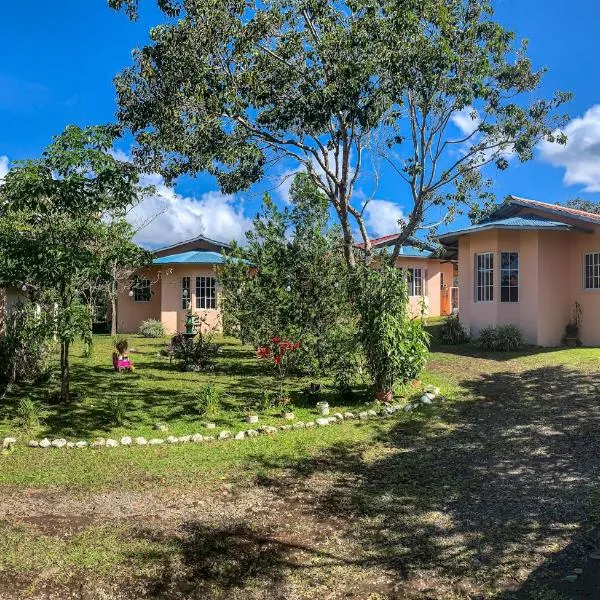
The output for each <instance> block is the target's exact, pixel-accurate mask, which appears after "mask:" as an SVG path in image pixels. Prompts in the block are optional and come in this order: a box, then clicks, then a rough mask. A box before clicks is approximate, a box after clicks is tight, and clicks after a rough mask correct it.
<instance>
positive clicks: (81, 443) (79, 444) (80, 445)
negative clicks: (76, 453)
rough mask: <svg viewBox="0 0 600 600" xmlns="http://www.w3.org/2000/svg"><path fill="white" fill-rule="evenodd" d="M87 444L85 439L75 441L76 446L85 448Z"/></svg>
mask: <svg viewBox="0 0 600 600" xmlns="http://www.w3.org/2000/svg"><path fill="white" fill-rule="evenodd" d="M87 445H88V443H87V442H84V441H83V440H81V441H79V442H75V448H85V447H86V446H87Z"/></svg>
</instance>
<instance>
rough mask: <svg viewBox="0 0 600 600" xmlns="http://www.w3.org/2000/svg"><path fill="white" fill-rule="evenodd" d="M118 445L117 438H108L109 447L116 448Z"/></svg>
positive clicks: (107, 445) (107, 444)
mask: <svg viewBox="0 0 600 600" xmlns="http://www.w3.org/2000/svg"><path fill="white" fill-rule="evenodd" d="M118 445H119V442H117V440H113V439H112V438H108V439H107V440H106V447H107V448H116V447H117V446H118Z"/></svg>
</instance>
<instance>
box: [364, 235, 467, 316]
mask: <svg viewBox="0 0 600 600" xmlns="http://www.w3.org/2000/svg"><path fill="white" fill-rule="evenodd" d="M399 235H400V234H398V233H395V234H392V235H386V236H383V237H380V238H375V239H373V240H371V244H372V246H373V248H375V249H382V248H390V249H391V247H392V246H393V245H394V244H395V243H396V240H397V239H398V236H399ZM357 246H358V248H364V244H362V243H361V244H357ZM395 264H396V266H397V267H398V268H399V269H405V270H406V272H407V274H408V293H409V298H408V302H409V310H410V312H411V314H413V315H415V316H417V315H420V314H421V310H422V307H423V309H424V312H425V316H428V317H439V316H443V315H450V314H451V313H452V312H453V311H456V310H457V309H458V288H457V287H456V286H455V285H454V284H455V280H456V277H457V271H456V264H455V263H453V262H452V261H450V260H446V259H445V258H440V257H439V253H438V251H437V249H436V248H435V247H434V246H432V245H430V244H427V243H424V242H422V241H420V240H417V239H416V238H410V239H409V240H408V243H406V244H404V245H403V246H402V247H401V248H400V254H399V256H398V258H397V260H396V263H395Z"/></svg>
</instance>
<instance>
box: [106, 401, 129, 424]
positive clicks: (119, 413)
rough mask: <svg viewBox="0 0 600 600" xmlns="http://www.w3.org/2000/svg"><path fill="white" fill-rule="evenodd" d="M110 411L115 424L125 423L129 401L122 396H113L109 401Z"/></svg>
mask: <svg viewBox="0 0 600 600" xmlns="http://www.w3.org/2000/svg"><path fill="white" fill-rule="evenodd" d="M108 412H109V415H110V418H111V421H112V422H113V423H114V424H115V425H123V423H124V422H125V416H126V414H127V402H126V401H125V400H123V398H122V397H121V396H113V397H112V398H111V399H110V400H109V401H108Z"/></svg>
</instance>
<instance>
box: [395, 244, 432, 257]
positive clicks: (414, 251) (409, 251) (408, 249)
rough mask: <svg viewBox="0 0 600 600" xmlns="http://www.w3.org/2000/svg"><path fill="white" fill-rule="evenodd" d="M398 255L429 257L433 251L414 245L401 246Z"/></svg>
mask: <svg viewBox="0 0 600 600" xmlns="http://www.w3.org/2000/svg"><path fill="white" fill-rule="evenodd" d="M398 256H408V257H410V258H431V257H432V256H433V252H431V251H430V250H422V249H421V248H417V247H415V246H402V247H401V248H400V252H399V254H398Z"/></svg>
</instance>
